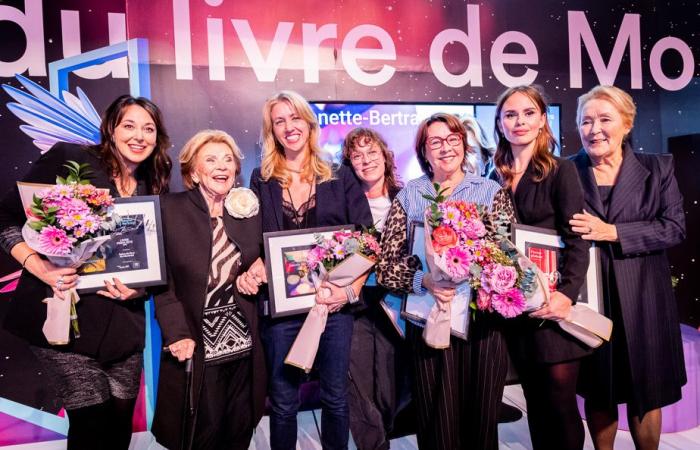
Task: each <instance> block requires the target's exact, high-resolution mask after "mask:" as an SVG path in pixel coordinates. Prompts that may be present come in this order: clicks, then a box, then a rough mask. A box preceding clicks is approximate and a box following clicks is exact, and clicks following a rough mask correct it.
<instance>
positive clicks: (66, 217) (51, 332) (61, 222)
mask: <svg viewBox="0 0 700 450" xmlns="http://www.w3.org/2000/svg"><path fill="white" fill-rule="evenodd" d="M65 167H67V168H68V172H69V175H68V176H67V177H66V178H62V177H57V178H56V184H55V185H51V186H44V187H43V188H42V189H41V190H39V191H38V192H36V193H35V194H33V196H32V201H31V203H30V204H29V205H27V206H26V207H25V214H26V216H27V222H26V223H25V225H24V227H23V228H22V237H23V238H24V240H25V242H26V243H27V245H29V247H31V248H32V249H33V250H35V251H37V252H39V253H41V254H42V255H44V256H46V258H47V259H48V260H49V261H51V262H52V263H53V264H55V265H57V266H60V267H78V266H80V265H81V264H83V263H84V262H85V261H87V260H88V259H90V258H91V257H92V255H93V254H94V253H95V252H96V251H97V249H98V248H99V247H100V245H102V244H103V243H104V242H105V241H107V240H108V239H109V238H110V236H109V233H110V232H111V231H113V230H114V229H115V228H116V225H117V222H118V217H117V216H116V215H115V214H112V205H113V203H114V200H113V199H112V197H111V195H110V194H109V191H108V190H106V189H97V188H96V187H95V186H93V185H91V184H89V182H88V181H87V180H85V179H84V178H85V177H86V176H87V175H88V174H89V173H90V171H89V169H88V165H87V164H78V163H76V162H74V161H68V162H67V164H66V165H65ZM36 187H37V186H33V188H36ZM39 187H41V186H39ZM22 188H23V186H20V191H21V190H22ZM67 295H68V298H69V299H70V301H64V300H63V299H60V298H56V297H54V298H49V299H46V303H47V304H48V314H47V319H46V322H45V323H44V335H45V336H46V339H47V340H48V341H49V343H52V344H67V343H68V341H69V339H68V335H69V328H70V327H71V326H72V328H73V335H74V336H75V337H76V338H77V337H80V329H79V327H78V322H77V313H76V309H75V303H77V302H78V300H79V297H78V295H77V292H76V291H75V289H71V290H69V291H68V292H67ZM67 319H70V325H69V323H68V322H67Z"/></svg>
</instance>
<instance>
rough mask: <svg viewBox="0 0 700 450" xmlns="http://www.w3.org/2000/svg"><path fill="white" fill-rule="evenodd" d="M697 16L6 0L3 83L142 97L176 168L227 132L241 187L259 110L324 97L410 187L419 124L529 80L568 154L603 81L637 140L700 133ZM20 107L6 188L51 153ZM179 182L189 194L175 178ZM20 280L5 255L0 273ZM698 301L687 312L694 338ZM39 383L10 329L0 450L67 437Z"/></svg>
mask: <svg viewBox="0 0 700 450" xmlns="http://www.w3.org/2000/svg"><path fill="white" fill-rule="evenodd" d="M698 12H699V6H698V4H697V2H685V1H677V2H675V1H674V2H667V1H663V2H655V1H642V2H639V1H636V2H613V1H611V2H590V1H567V2H551V1H546V0H539V1H531V2H514V1H493V2H479V3H468V2H464V1H450V2H439V1H432V2H431V1H426V0H405V1H400V2H397V1H393V0H387V1H369V0H356V1H342V0H336V1H333V0H323V1H321V0H318V1H293V2H281V1H269V0H258V1H255V2H242V1H232V0H197V1H187V0H151V1H137V0H133V1H131V0H127V1H124V0H121V1H119V0H105V1H100V2H90V1H86V0H82V1H81V0H54V1H42V0H25V1H4V2H0V42H1V45H0V83H2V84H5V85H9V86H12V87H15V88H19V89H20V90H24V91H26V90H27V88H26V86H25V85H26V84H27V82H24V84H22V82H21V81H20V80H19V79H18V78H16V77H15V75H16V74H22V75H23V76H25V77H27V78H28V79H29V80H31V81H33V82H35V83H38V84H39V85H40V86H42V87H43V88H45V89H46V90H47V91H50V92H51V93H52V94H53V95H54V96H56V97H57V98H63V96H62V93H61V92H62V91H64V90H65V91H69V92H71V93H73V94H74V95H78V94H77V92H78V91H77V89H78V88H80V89H81V90H82V91H83V92H84V94H85V96H86V97H87V98H88V99H89V100H90V102H92V104H93V105H94V106H95V108H96V109H97V111H99V112H101V111H102V110H103V109H104V108H105V107H106V106H107V105H108V104H109V102H110V101H111V100H113V99H114V98H115V97H116V96H117V95H119V94H122V93H126V92H132V93H134V94H138V95H144V96H148V97H150V98H151V99H152V100H154V101H155V102H156V103H157V104H158V105H159V106H160V107H161V108H162V109H163V111H164V114H165V119H166V124H167V128H168V131H169V133H170V135H171V137H172V141H173V149H172V150H171V155H172V157H173V158H174V159H175V160H176V159H177V155H178V152H179V149H180V148H181V146H182V144H183V143H184V142H185V141H186V140H187V139H188V138H189V137H190V136H192V135H193V134H194V133H195V132H196V131H198V130H200V129H203V128H219V129H223V130H226V131H227V132H229V133H230V134H231V135H233V137H234V138H235V139H236V141H237V142H238V144H239V145H240V147H241V148H242V149H243V150H244V152H245V157H246V158H245V160H244V165H243V175H242V179H241V182H242V183H243V184H246V185H247V183H248V177H249V174H250V172H251V170H252V169H253V167H255V166H256V165H257V164H258V163H259V150H260V148H259V145H258V140H259V132H260V124H261V107H262V104H263V102H264V100H265V98H266V97H268V96H269V95H271V94H272V93H273V92H275V91H277V90H280V89H293V90H296V91H298V92H300V93H301V94H303V95H304V96H305V97H306V98H308V99H309V100H311V101H314V102H317V103H316V104H317V105H318V107H319V110H318V111H319V112H320V113H323V112H325V113H326V116H325V120H326V121H327V122H326V124H328V125H333V127H332V128H328V129H327V130H326V131H325V132H324V134H323V136H324V139H325V142H324V144H326V148H328V149H329V150H331V151H333V150H334V149H335V150H337V148H338V143H339V142H340V139H341V138H342V136H343V134H344V133H345V132H347V130H349V129H351V128H352V126H354V125H355V124H357V123H361V124H362V125H365V126H373V127H377V128H379V129H381V130H382V132H384V133H386V134H388V135H391V136H392V138H395V140H394V141H393V142H392V146H393V147H394V150H395V151H396V153H397V156H398V158H399V160H400V161H402V174H403V175H404V178H408V177H410V176H412V175H414V174H415V163H414V161H413V157H412V155H411V145H412V141H413V129H414V126H415V122H416V120H420V117H422V116H420V114H425V113H426V111H433V110H440V109H445V110H447V109H449V110H450V111H456V112H459V113H461V114H474V115H476V116H477V118H478V120H479V121H480V122H481V123H482V125H483V126H484V127H485V128H486V129H492V128H493V115H492V107H491V104H492V103H493V102H494V101H495V99H496V98H497V96H498V94H499V93H500V92H502V91H503V90H504V89H505V88H506V87H508V86H513V85H517V84H528V83H536V84H539V85H541V86H542V87H543V88H544V90H545V91H546V93H547V94H548V96H549V99H550V100H551V102H552V103H553V104H554V106H555V107H554V108H553V109H552V110H551V111H550V120H552V121H554V122H555V125H556V127H557V130H558V131H557V134H558V136H559V140H560V144H561V148H560V152H561V154H562V155H570V154H572V153H574V152H576V151H577V150H578V149H579V145H580V143H579V139H578V135H577V132H576V128H575V126H574V117H575V109H576V98H577V97H578V96H579V95H581V94H582V93H584V92H585V91H586V90H588V89H590V88H591V87H592V86H594V85H596V84H599V83H603V84H615V85H617V86H619V87H621V88H623V89H625V90H627V91H628V92H630V93H631V94H632V96H633V97H634V99H635V101H636V103H637V106H638V118H637V121H636V124H635V125H636V126H635V129H634V131H633V138H634V147H635V149H636V150H637V151H643V152H649V153H660V152H666V151H667V139H668V138H669V137H671V136H679V135H685V134H691V133H697V132H698V131H700V126H699V125H698V120H697V118H698V116H699V113H700V107H698V100H700V84H699V80H700V78H699V74H698V61H699V60H700V53H699V52H698V48H699V44H700V40H699V37H698V33H697V17H698ZM34 90H36V88H35V89H34ZM11 101H13V100H12V98H11V97H10V95H8V94H7V93H5V92H0V142H1V143H2V146H1V147H0V149H1V151H2V152H3V153H2V165H1V166H0V167H1V168H0V171H1V172H0V192H6V191H7V190H8V189H9V188H10V187H11V186H12V184H13V183H14V182H15V181H16V180H17V179H19V178H21V177H22V175H23V174H24V173H26V171H27V170H28V169H29V167H30V165H31V163H32V161H34V160H35V159H36V158H37V157H38V156H39V155H40V152H41V150H40V148H39V147H37V146H36V145H35V144H34V143H33V139H32V138H31V137H30V136H28V135H26V134H24V133H23V132H22V131H21V130H20V125H23V124H25V123H26V122H29V123H31V122H32V120H34V119H33V118H32V117H31V115H24V117H23V118H18V117H17V116H16V115H15V114H12V113H11V112H10V111H9V110H8V109H7V108H6V107H5V104H6V103H9V102H11ZM346 103H353V104H351V105H343V104H346ZM354 103H359V104H360V105H359V106H358V105H356V104H354ZM381 103H390V105H381ZM378 104H379V105H378ZM339 105H341V106H339ZM343 108H345V109H343ZM348 108H349V109H348ZM343 111H345V112H347V114H341V113H342V112H343ZM348 111H350V112H348ZM332 112H336V113H337V114H336V116H334V117H335V118H333V119H331V118H330V117H331V116H330V114H331V113H332ZM351 112H352V114H358V116H356V117H355V116H353V115H352V114H351ZM20 115H21V114H20ZM353 117H355V119H352V118H353ZM351 120H356V122H350V121H351ZM333 121H335V123H333ZM44 125H45V124H44ZM64 131H65V130H64ZM41 144H42V142H39V145H40V146H41ZM695 159H697V158H695ZM412 164H413V166H412ZM412 167H413V169H412ZM699 170H700V169H699ZM695 173H697V172H695ZM172 188H173V190H179V189H181V179H180V175H179V171H178V170H175V171H174V177H173V183H172ZM693 202H694V203H693ZM686 204H687V205H689V207H692V208H697V201H695V200H694V199H690V201H686ZM692 250H693V251H694V252H695V253H696V254H697V249H692ZM696 267H697V263H696V262H695V260H694V259H693V258H686V259H684V260H682V264H680V265H677V266H676V267H674V274H675V275H677V276H678V277H679V280H680V282H681V283H683V282H685V280H687V279H689V278H693V277H688V276H684V275H687V274H691V273H697V269H696ZM17 269H18V267H17V264H15V263H14V262H13V261H11V260H10V259H9V258H7V257H5V255H2V256H0V275H9V274H11V273H12V272H14V271H16V270H17ZM12 287H13V285H12V277H9V278H8V279H7V281H5V282H3V284H0V288H2V289H3V291H4V293H3V294H0V319H1V318H2V316H3V313H4V311H5V310H6V307H7V302H8V301H9V298H10V297H11V290H12ZM684 292H688V291H687V290H686V291H684ZM695 297H697V293H695V296H693V295H690V296H688V297H687V298H680V299H679V301H680V302H684V308H683V310H684V311H686V317H684V320H685V321H686V322H688V323H691V324H692V325H693V326H696V327H697V325H698V314H697V311H698V309H697V304H698V303H697V302H698V300H697V298H695ZM37 320H41V319H40V318H37ZM151 331H153V332H154V333H153V335H149V337H151V338H152V339H154V340H155V342H157V332H156V331H157V330H151ZM151 347H156V348H157V344H156V345H152V346H151ZM156 353H157V352H156ZM156 353H153V354H150V353H149V354H147V367H146V369H147V370H146V371H145V386H146V388H145V391H144V396H143V398H142V400H141V401H140V402H139V414H138V417H136V418H135V423H136V425H137V429H146V428H147V427H148V426H149V423H150V419H151V416H152V409H151V405H152V400H153V395H154V392H153V385H154V383H155V380H156V376H157V354H156ZM45 378H46V377H45V376H44V375H43V374H42V373H41V370H40V369H39V368H38V367H37V365H36V362H35V361H34V359H33V358H32V357H31V355H30V354H29V352H28V349H27V348H26V346H25V345H24V344H23V343H22V342H20V341H18V340H17V339H15V338H13V337H12V336H10V335H8V334H7V333H5V332H3V331H0V397H2V398H0V430H1V432H0V445H6V444H10V443H21V442H28V441H32V440H47V439H57V438H61V437H62V436H63V435H64V433H65V429H66V423H65V420H64V419H63V418H62V415H63V414H62V412H61V405H59V404H57V402H56V401H55V399H54V397H53V393H52V391H51V389H50V387H49V384H48V383H47V380H45ZM20 418H21V419H20ZM9 430H11V431H9Z"/></svg>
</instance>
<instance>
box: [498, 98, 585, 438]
mask: <svg viewBox="0 0 700 450" xmlns="http://www.w3.org/2000/svg"><path fill="white" fill-rule="evenodd" d="M495 122H496V123H495V125H496V126H495V129H496V137H497V139H498V145H497V149H496V155H495V157H494V161H495V165H496V173H497V176H498V178H499V181H500V182H501V184H502V185H503V186H504V187H507V188H508V189H509V190H510V192H511V195H512V198H513V204H514V205H515V212H516V220H517V222H519V223H522V224H525V225H532V226H537V227H543V228H549V229H553V230H556V232H557V233H558V234H559V235H560V236H561V237H562V239H563V240H564V243H565V244H566V247H565V248H564V249H563V250H562V253H561V255H562V264H561V265H560V268H559V271H560V278H559V280H558V284H557V289H556V291H554V292H552V293H551V298H550V300H549V303H548V304H547V305H545V306H544V307H543V308H541V309H540V310H538V311H536V312H534V313H532V314H530V317H527V316H523V317H520V318H516V319H514V320H512V321H511V322H510V323H509V326H508V328H509V329H508V333H507V336H508V347H509V351H510V353H511V358H512V360H513V363H514V365H515V367H516V369H517V370H518V373H519V375H520V379H521V382H522V386H523V390H524V393H525V399H526V401H527V412H528V424H529V427H530V435H531V438H532V444H533V447H534V448H535V449H550V448H557V449H580V448H582V447H583V441H584V430H583V424H582V422H581V417H580V414H579V412H578V408H577V405H576V381H577V377H578V371H579V362H580V361H579V360H580V358H581V357H583V356H585V355H587V354H588V353H589V352H590V350H589V349H588V348H587V347H586V346H585V345H584V344H582V343H580V342H579V341H577V340H576V339H574V338H573V337H571V336H569V335H568V334H566V333H564V332H562V331H561V329H560V328H559V327H558V326H557V324H556V323H554V321H557V320H563V319H565V318H566V317H567V316H568V315H569V313H570V311H571V306H572V305H573V304H574V303H575V302H576V298H577V297H578V293H579V290H580V288H581V285H582V284H583V281H584V277H585V274H586V269H587V267H588V258H589V257H588V249H589V244H588V243H587V242H586V241H584V240H583V239H581V238H580V237H579V236H578V234H576V233H574V232H573V231H572V229H571V226H570V225H569V223H568V221H569V219H571V217H572V216H573V215H574V214H575V213H578V212H581V211H583V206H584V203H583V191H582V189H581V183H580V182H579V178H578V174H577V172H576V168H575V166H574V165H573V164H572V163H571V162H570V161H567V160H564V159H560V158H557V157H555V156H553V155H552V154H551V150H552V149H553V148H554V146H555V145H556V142H555V140H554V137H553V135H552V131H551V129H550V127H549V124H548V123H547V105H546V103H545V101H544V98H543V96H542V94H541V93H540V92H539V91H538V90H537V89H536V88H534V87H532V86H518V87H513V88H510V89H508V90H507V91H505V92H504V93H503V94H502V95H501V96H500V98H499V100H498V103H497V106H496V117H495ZM544 319H548V320H544Z"/></svg>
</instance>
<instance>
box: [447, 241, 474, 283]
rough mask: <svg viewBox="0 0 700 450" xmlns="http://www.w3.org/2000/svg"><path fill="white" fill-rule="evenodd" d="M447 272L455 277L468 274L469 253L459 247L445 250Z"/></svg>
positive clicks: (462, 276)
mask: <svg viewBox="0 0 700 450" xmlns="http://www.w3.org/2000/svg"><path fill="white" fill-rule="evenodd" d="M445 262H446V266H447V273H449V274H450V276H452V277H455V278H464V277H465V276H467V275H468V274H469V264H471V261H470V260H469V253H468V252H466V251H465V250H462V249H461V248H459V247H452V248H450V249H448V250H447V251H446V252H445Z"/></svg>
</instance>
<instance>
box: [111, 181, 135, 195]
mask: <svg viewBox="0 0 700 450" xmlns="http://www.w3.org/2000/svg"><path fill="white" fill-rule="evenodd" d="M115 184H116V185H117V191H118V192H119V196H120V197H133V196H134V194H136V189H137V188H138V186H139V183H138V181H136V180H134V187H133V188H130V185H131V180H130V179H129V180H127V183H122V182H121V181H119V182H117V181H116V180H115Z"/></svg>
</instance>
